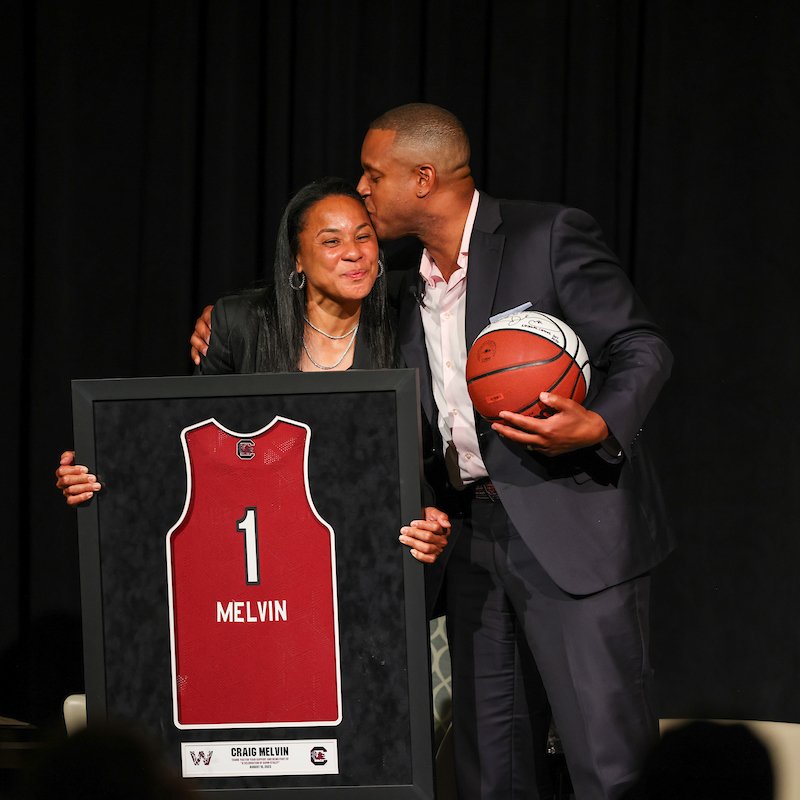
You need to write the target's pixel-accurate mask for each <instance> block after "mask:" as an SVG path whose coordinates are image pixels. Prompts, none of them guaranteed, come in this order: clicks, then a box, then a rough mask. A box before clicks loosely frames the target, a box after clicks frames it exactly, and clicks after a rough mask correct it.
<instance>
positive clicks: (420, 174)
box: [416, 164, 436, 197]
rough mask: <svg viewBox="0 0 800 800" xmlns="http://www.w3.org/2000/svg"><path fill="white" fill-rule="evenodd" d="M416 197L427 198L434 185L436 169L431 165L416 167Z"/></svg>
mask: <svg viewBox="0 0 800 800" xmlns="http://www.w3.org/2000/svg"><path fill="white" fill-rule="evenodd" d="M416 178H417V197H427V196H428V195H429V194H430V193H431V192H432V191H433V186H434V184H435V183H436V167H434V166H433V164H420V165H419V166H418V167H417V176H416Z"/></svg>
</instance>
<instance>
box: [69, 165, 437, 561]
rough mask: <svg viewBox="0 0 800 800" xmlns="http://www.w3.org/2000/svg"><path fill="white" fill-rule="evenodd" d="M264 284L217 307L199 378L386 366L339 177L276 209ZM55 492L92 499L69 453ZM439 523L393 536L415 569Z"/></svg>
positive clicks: (384, 323)
mask: <svg viewBox="0 0 800 800" xmlns="http://www.w3.org/2000/svg"><path fill="white" fill-rule="evenodd" d="M273 277H274V282H273V283H272V284H270V285H269V286H267V287H266V288H263V289H258V290H252V291H249V292H243V293H241V294H237V295H232V296H229V297H225V298H222V299H221V300H219V301H217V303H216V304H215V306H214V335H213V336H212V337H211V342H210V344H209V348H208V353H207V356H206V358H205V360H204V362H203V364H202V367H201V368H200V369H199V370H198V371H199V372H202V373H203V374H206V375H207V374H225V373H251V372H296V371H303V372H316V371H334V370H346V369H350V368H356V369H380V368H388V367H392V366H395V361H396V359H395V347H394V335H393V327H392V325H391V320H390V319H389V315H388V311H387V302H386V280H385V278H384V269H383V264H382V262H381V259H380V253H379V248H378V240H377V237H376V235H375V231H374V229H373V227H372V223H371V222H370V219H369V215H368V214H367V211H366V209H365V207H364V204H363V201H362V200H361V197H360V196H359V195H358V193H357V192H356V191H355V190H354V189H353V188H352V187H351V186H350V185H349V184H347V183H346V182H344V181H342V180H341V179H339V178H323V179H321V180H319V181H315V182H313V183H310V184H308V185H307V186H305V187H303V188H302V189H301V190H300V191H299V192H297V194H296V195H295V196H294V197H293V198H292V199H291V200H290V201H289V204H288V205H287V206H286V210H285V211H284V214H283V217H282V219H281V223H280V227H279V229H278V241H277V244H276V248H275V265H274V273H273ZM56 478H57V482H56V487H57V488H58V489H60V490H61V491H62V492H63V494H64V496H65V497H66V499H67V504H68V505H77V504H80V503H83V502H85V501H86V500H88V499H90V498H91V497H92V496H93V495H94V494H95V493H96V492H98V491H100V484H99V483H98V482H97V479H96V477H95V476H94V475H91V474H89V471H88V469H87V468H86V467H84V466H81V465H75V464H74V452H72V451H67V452H65V453H63V454H62V456H61V461H60V466H59V467H58V469H57V470H56ZM449 528H450V523H449V520H448V518H447V515H446V514H444V513H443V512H441V511H439V510H438V509H435V508H432V507H427V508H426V509H425V519H424V520H413V521H412V522H411V523H410V524H409V525H407V526H404V527H403V528H401V530H400V537H399V538H400V541H401V542H402V543H403V544H405V545H407V546H408V547H410V548H411V554H412V555H413V556H414V558H416V559H417V560H419V561H422V562H425V563H433V562H434V561H435V560H436V558H437V557H438V556H439V554H440V553H441V552H442V550H443V549H444V547H445V546H446V544H447V534H448V532H449Z"/></svg>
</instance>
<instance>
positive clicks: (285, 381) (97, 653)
mask: <svg viewBox="0 0 800 800" xmlns="http://www.w3.org/2000/svg"><path fill="white" fill-rule="evenodd" d="M72 395H73V417H74V428H75V447H76V458H77V462H78V463H83V464H87V465H89V466H90V468H91V469H92V470H93V471H95V472H96V474H97V476H98V479H99V481H100V482H101V483H102V484H103V490H102V491H101V492H100V493H99V494H98V495H97V496H96V497H95V498H94V499H93V500H92V501H91V502H90V503H89V504H87V505H85V506H84V507H81V508H79V510H78V528H79V556H80V572H81V597H82V618H83V619H82V622H83V633H84V662H85V679H86V697H87V718H88V724H89V726H91V725H93V724H95V723H101V722H104V721H107V720H112V719H113V720H117V719H122V720H123V721H126V722H128V723H130V724H131V725H134V726H136V727H137V728H140V729H142V730H143V731H144V733H146V734H148V735H151V736H153V737H156V738H157V739H158V740H159V741H160V744H161V747H162V750H163V751H164V753H165V756H166V758H167V760H168V761H170V762H172V763H173V764H174V765H175V766H176V767H177V769H178V770H179V771H180V770H181V768H182V761H181V756H180V747H181V746H182V745H183V746H184V749H186V747H189V746H191V745H193V744H194V743H197V744H202V743H205V744H207V745H209V746H210V745H211V744H217V746H218V747H219V748H222V747H226V746H227V745H229V744H231V743H232V742H238V743H242V744H243V746H247V745H248V742H256V743H258V744H259V746H261V744H262V743H263V742H265V741H267V742H271V741H281V742H282V741H285V740H299V741H304V742H307V741H312V740H316V739H319V740H322V739H325V740H335V742H336V748H337V756H338V770H339V771H338V773H337V774H333V775H314V774H312V775H296V774H295V775H283V774H280V775H271V774H261V773H257V774H250V773H247V774H241V775H225V776H221V777H220V776H212V777H202V776H201V777H197V776H194V777H191V778H187V780H190V781H191V785H192V787H193V788H194V789H195V790H198V791H201V792H213V793H214V795H215V796H217V797H220V798H228V797H230V798H234V797H236V798H241V794H242V792H247V793H248V796H249V797H253V798H259V797H269V798H271V799H273V798H274V800H284V798H292V799H293V800H306V798H308V800H319V798H321V797H323V796H324V797H326V798H327V797H333V798H336V797H367V796H368V797H370V798H385V799H386V800H394V799H395V798H397V800H401V799H402V800H404V799H405V798H420V799H421V800H427V799H428V798H433V797H434V779H433V753H432V749H433V740H432V723H431V719H432V711H431V683H430V681H431V676H430V651H429V634H428V624H427V619H426V612H425V602H424V572H423V570H424V568H423V566H422V565H421V564H420V563H419V562H417V561H416V560H415V559H414V558H413V557H412V556H411V555H410V553H409V552H408V549H407V548H405V547H403V546H402V545H401V544H400V543H399V542H398V541H397V536H398V533H399V528H400V527H401V525H402V524H405V523H406V522H408V521H409V520H411V519H414V518H417V517H418V515H419V513H420V508H421V501H420V475H421V457H420V441H421V436H420V410H419V387H418V378H417V373H416V370H408V369H400V370H373V371H354V370H350V371H347V372H335V373H302V374H278V375H224V376H202V377H201V376H193V377H163V378H132V379H105V380H76V381H73V383H72ZM276 416H277V417H284V418H288V419H289V420H296V421H298V422H301V423H303V424H307V425H308V427H309V429H310V431H311V438H310V445H309V450H308V452H309V453H310V455H309V456H308V459H307V474H308V485H310V490H311V492H312V494H313V498H314V500H313V502H314V504H315V505H316V506H317V508H319V512H320V514H321V516H322V517H323V518H324V519H325V520H327V521H328V522H330V524H331V525H332V526H333V529H334V530H335V532H336V534H335V535H336V546H335V549H336V576H337V577H336V580H337V584H338V587H339V593H338V614H339V617H338V619H339V641H340V644H341V657H340V664H341V709H342V714H341V716H342V719H341V723H339V724H338V725H334V726H331V727H328V728H325V729H324V730H323V729H321V728H319V727H312V728H306V727H302V726H300V727H297V726H295V727H293V728H291V729H288V728H285V727H281V728H271V727H262V728H257V729H253V728H226V729H224V730H218V729H196V728H192V729H191V730H186V729H181V728H178V727H176V720H175V718H173V717H172V710H173V709H172V706H171V704H170V703H167V702H166V698H167V696H168V694H171V693H172V687H173V677H174V675H173V674H172V673H171V671H170V664H169V663H168V660H169V654H168V652H167V650H166V649H165V648H166V645H167V644H168V643H169V631H168V630H167V629H165V627H164V626H165V624H166V625H168V624H169V619H170V617H169V613H170V610H169V608H167V605H168V604H169V598H170V597H171V594H170V592H169V591H168V587H167V583H168V581H167V569H168V566H167V563H168V556H167V550H168V547H169V545H167V546H166V547H165V541H167V540H166V539H165V537H166V534H167V532H168V531H169V530H170V528H171V527H173V526H174V525H175V523H176V520H178V518H179V516H180V514H181V507H182V506H183V505H184V500H185V499H186V485H187V478H186V474H187V469H188V468H187V467H185V465H184V456H183V452H182V449H183V448H182V442H181V431H182V430H184V429H186V428H187V427H190V426H192V425H195V424H197V423H199V422H201V421H207V420H210V419H212V418H213V419H215V420H217V421H218V422H219V423H220V424H221V425H222V426H223V427H224V428H228V429H230V430H232V431H239V432H248V431H254V430H259V429H261V428H263V427H264V426H265V425H266V424H267V423H269V421H270V420H271V419H272V418H274V417H276ZM187 505H188V501H187ZM165 706H168V707H165ZM223 742H224V743H225V744H222V743H223ZM187 743H188V744H187ZM192 757H193V758H194V751H192ZM194 763H197V761H195V762H194Z"/></svg>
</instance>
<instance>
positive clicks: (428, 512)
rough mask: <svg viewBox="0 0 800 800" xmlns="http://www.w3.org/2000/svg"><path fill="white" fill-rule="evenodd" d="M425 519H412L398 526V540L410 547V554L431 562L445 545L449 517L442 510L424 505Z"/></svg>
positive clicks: (418, 559) (426, 562) (448, 529)
mask: <svg viewBox="0 0 800 800" xmlns="http://www.w3.org/2000/svg"><path fill="white" fill-rule="evenodd" d="M424 510H425V519H413V520H411V522H410V523H409V524H408V525H405V526H404V527H402V528H400V536H399V539H400V541H401V542H402V543H403V544H405V545H408V547H410V548H411V555H412V556H414V558H416V559H417V561H422V562H423V563H425V564H433V562H434V561H436V559H437V558H439V556H440V555H441V554H442V551H443V550H444V548H445V547H447V537H448V536H449V535H450V518H449V517H448V516H447V514H445V513H444V511H439V509H438V508H434V507H433V506H426V508H425V509H424Z"/></svg>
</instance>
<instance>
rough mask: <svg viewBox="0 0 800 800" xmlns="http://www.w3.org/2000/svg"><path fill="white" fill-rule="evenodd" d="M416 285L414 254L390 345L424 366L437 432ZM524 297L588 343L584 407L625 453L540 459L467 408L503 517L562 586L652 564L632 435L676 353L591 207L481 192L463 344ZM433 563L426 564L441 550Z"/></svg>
mask: <svg viewBox="0 0 800 800" xmlns="http://www.w3.org/2000/svg"><path fill="white" fill-rule="evenodd" d="M421 288H422V287H421V284H420V281H419V276H418V264H417V265H416V266H415V267H412V268H411V269H409V270H408V271H406V273H405V274H404V276H403V279H402V280H401V281H400V282H399V286H398V287H397V302H398V305H399V315H400V316H399V340H400V342H399V343H400V351H401V354H402V357H403V359H404V361H405V363H406V364H407V365H408V366H411V367H417V368H419V370H420V386H421V394H422V398H421V399H422V406H423V410H424V412H425V414H426V416H427V418H428V421H429V423H430V429H431V430H432V431H434V432H436V431H437V423H436V414H437V411H436V408H435V404H434V400H433V392H432V387H431V378H430V368H429V366H428V359H427V354H426V350H425V339H424V332H423V328H422V319H421V316H420V306H419V298H420V292H421ZM422 299H423V302H424V297H423V298H422ZM526 302H530V303H531V307H532V310H538V311H543V312H545V313H547V314H551V315H553V316H555V317H558V318H560V319H562V320H564V321H566V322H567V323H568V324H569V325H570V326H571V327H572V328H573V329H574V330H575V332H576V333H577V334H578V336H580V338H581V339H582V340H583V343H584V344H585V346H586V348H587V350H588V352H589V356H590V359H591V362H592V380H591V387H590V392H589V396H588V397H587V399H586V402H585V405H586V406H587V407H588V408H590V409H592V410H594V411H596V412H597V413H599V414H600V415H601V416H602V417H603V419H604V420H605V421H606V423H607V424H608V427H609V430H610V431H611V434H612V435H613V436H614V437H615V439H616V440H617V442H619V444H620V447H621V450H622V456H621V457H618V458H615V457H613V456H610V455H609V454H608V453H607V451H606V450H605V449H604V448H602V447H601V446H597V447H591V448H584V449H581V450H578V451H575V452H572V453H568V454H566V455H563V456H558V457H554V458H548V457H546V456H541V455H538V454H535V453H532V452H530V451H528V450H527V449H525V448H524V447H523V446H520V445H517V444H515V443H513V442H510V441H508V440H507V439H503V438H501V437H500V436H498V435H497V434H496V433H494V432H493V431H492V430H491V428H490V427H489V425H488V423H486V422H485V421H484V420H482V419H481V418H478V417H476V421H477V429H478V438H479V443H480V448H481V454H482V456H483V459H484V463H485V464H486V467H487V469H488V472H489V476H490V479H491V481H492V482H493V483H494V485H495V487H496V489H497V491H498V493H499V495H500V498H501V500H502V502H503V505H504V507H505V508H506V511H507V513H508V515H509V517H510V519H511V520H512V522H513V523H514V526H515V527H516V528H517V530H518V531H519V533H520V535H521V536H522V537H523V538H524V540H525V541H526V543H527V544H528V546H529V547H530V549H531V550H532V552H533V553H534V555H535V556H536V558H537V559H538V561H539V562H540V563H541V564H542V566H543V567H544V568H545V570H546V571H547V572H548V574H549V575H550V577H551V578H552V579H553V580H554V581H555V583H556V584H557V585H558V586H559V587H561V588H562V589H563V590H565V591H567V592H569V593H572V594H578V595H582V594H589V593H592V592H596V591H599V590H601V589H603V588H606V587H608V586H612V585H614V584H617V583H621V582H622V581H625V580H627V579H629V578H632V577H635V576H636V575H640V574H642V573H645V572H647V571H648V570H649V569H650V568H652V567H653V566H654V565H656V564H657V563H658V562H659V561H661V560H662V559H663V558H664V557H665V556H666V554H667V553H668V552H669V550H670V549H671V547H672V536H671V533H670V530H669V527H668V524H667V522H666V515H665V513H664V509H663V503H662V499H661V494H660V491H659V486H658V482H657V477H656V475H655V474H654V472H653V469H652V467H651V464H650V462H649V460H648V458H647V454H646V451H645V448H644V445H643V441H642V438H641V437H640V432H641V429H642V426H643V425H644V421H645V418H646V417H647V414H648V412H649V411H650V408H651V407H652V405H653V403H654V402H655V400H656V397H657V396H658V393H659V390H660V389H661V387H662V385H663V384H664V382H665V380H666V379H667V377H668V376H669V373H670V369H671V365H672V355H671V353H670V350H669V347H668V345H667V343H666V342H665V340H664V337H663V336H662V334H661V332H660V331H659V329H658V328H657V326H656V325H655V323H654V322H653V320H652V319H651V318H650V316H649V314H648V313H647V311H646V310H645V308H644V306H643V304H642V302H641V300H640V299H639V297H638V295H637V294H636V292H635V291H634V289H633V287H632V285H631V283H630V281H629V280H628V278H627V277H626V275H625V274H624V272H623V271H622V270H621V269H620V267H619V264H618V261H617V259H616V257H615V256H614V255H613V254H612V253H611V251H610V250H609V249H608V247H607V246H606V244H605V243H604V242H603V239H602V234H601V231H600V229H599V227H598V226H597V223H596V222H595V221H594V220H593V219H592V218H591V217H590V216H589V215H587V214H585V213H584V212H582V211H579V210H577V209H574V208H565V207H563V206H559V205H555V204H549V203H534V202H526V203H523V202H512V201H504V200H496V199H494V198H491V197H489V196H487V195H485V194H483V193H481V195H480V201H479V205H478V211H477V216H476V219H475V226H474V229H473V233H472V238H471V240H470V245H469V266H468V271H467V310H466V339H467V347H469V345H470V344H471V343H472V342H473V341H474V340H475V338H476V337H477V336H478V334H479V333H480V331H481V330H482V329H483V328H484V327H485V326H486V325H487V324H488V323H489V317H490V316H492V315H494V314H498V313H500V312H502V311H505V310H509V309H512V308H516V307H518V306H520V305H522V304H524V303H526ZM433 438H434V448H435V449H436V450H437V451H438V455H439V456H441V441H439V442H435V440H436V438H437V434H436V433H434V435H433ZM426 455H428V456H430V453H427V454H426ZM428 461H430V459H428ZM443 505H445V504H443ZM450 549H451V547H450V548H448V550H450ZM446 554H447V551H445V555H446ZM440 562H441V563H439V564H438V565H437V566H436V568H435V569H434V570H432V571H431V572H433V573H434V575H435V574H437V573H440V572H441V570H443V568H444V565H445V563H446V558H443V559H440ZM436 581H437V579H436V578H435V577H433V583H434V584H436ZM434 593H435V590H434Z"/></svg>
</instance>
